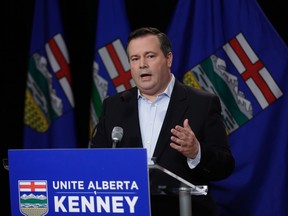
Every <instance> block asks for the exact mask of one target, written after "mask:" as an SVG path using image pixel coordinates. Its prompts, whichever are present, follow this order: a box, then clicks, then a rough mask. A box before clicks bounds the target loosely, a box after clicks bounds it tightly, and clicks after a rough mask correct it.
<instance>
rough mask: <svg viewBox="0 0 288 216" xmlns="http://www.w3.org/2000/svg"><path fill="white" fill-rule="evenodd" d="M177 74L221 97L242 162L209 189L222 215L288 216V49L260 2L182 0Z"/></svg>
mask: <svg viewBox="0 0 288 216" xmlns="http://www.w3.org/2000/svg"><path fill="white" fill-rule="evenodd" d="M168 35H169V36H170V38H171V41H172V45H173V47H172V48H173V53H174V60H173V72H174V74H175V76H176V77H177V78H178V79H180V80H183V82H184V83H185V84H187V85H191V86H195V87H197V88H201V89H205V90H208V91H211V92H214V93H215V94H217V95H219V97H220V98H221V104H222V115H223V117H224V122H225V124H226V127H227V133H228V137H229V141H230V143H231V148H232V152H233V154H234V156H235V160H236V168H235V171H234V173H233V174H232V175H231V176H230V177H229V178H227V179H225V180H222V181H218V182H213V184H212V187H211V188H210V190H211V192H212V194H213V196H214V197H215V199H216V202H217V205H218V208H219V209H218V210H219V215H221V216H231V215H233V216H244V215H245V216H263V215H279V216H280V215H283V216H284V215H288V205H287V200H288V193H287V191H288V183H287V179H288V172H287V170H288V160H287V155H288V136H287V131H288V124H287V120H288V112H287V106H288V98H287V93H288V85H287V81H288V73H287V71H288V49H287V46H286V45H285V44H284V42H283V41H282V39H281V38H280V37H279V35H278V34H277V32H276V31H275V29H274V28H273V26H272V25H271V23H270V22H269V20H268V19H267V17H266V16H265V14H264V13H263V11H262V10H261V8H260V7H259V5H258V4H257V2H256V1H255V0H229V1H224V0H213V1H210V0H179V1H178V5H177V8H176V10H175V14H174V17H173V19H172V23H171V25H170V26H169V30H168Z"/></svg>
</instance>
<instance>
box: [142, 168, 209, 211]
mask: <svg viewBox="0 0 288 216" xmlns="http://www.w3.org/2000/svg"><path fill="white" fill-rule="evenodd" d="M148 167H149V173H150V174H149V175H151V173H152V172H154V173H153V175H154V178H156V179H157V182H156V183H154V182H151V179H150V195H153V194H154V195H164V196H165V195H166V194H173V195H175V196H178V197H179V207H180V216H191V215H192V204H191V203H192V202H191V199H192V198H191V195H207V192H208V186H207V185H197V186H196V185H193V184H192V183H190V182H188V181H186V180H185V179H183V178H181V177H180V176H178V175H176V174H175V173H173V172H171V171H170V170H168V169H166V168H164V167H162V166H160V165H158V164H149V165H148ZM155 176H156V177H155Z"/></svg>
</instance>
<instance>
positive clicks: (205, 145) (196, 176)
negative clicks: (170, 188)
mask: <svg viewBox="0 0 288 216" xmlns="http://www.w3.org/2000/svg"><path fill="white" fill-rule="evenodd" d="M185 118H188V119H189V124H190V126H191V128H192V130H193V132H194V133H195V135H196V137H197V139H198V140H199V142H200V145H201V161H200V163H199V164H198V165H197V167H196V168H194V169H190V168H189V166H188V165H187V159H186V157H184V156H183V155H182V154H180V153H179V152H177V151H176V150H174V149H172V148H171V147H170V146H169V144H170V142H171V140H170V137H171V135H172V134H171V132H170V130H171V129H172V128H174V127H175V126H176V125H183V121H184V119H185ZM115 126H120V127H122V128H123V131H124V135H123V138H122V140H121V142H120V143H118V146H117V147H118V148H123V147H143V145H142V140H141V133H140V125H139V118H138V99H137V88H136V87H134V88H132V89H130V90H127V91H125V92H122V93H118V94H116V95H114V96H110V97H108V98H106V99H105V100H104V101H103V113H102V117H101V118H100V121H99V124H98V125H97V133H96V134H95V136H94V137H93V140H92V143H93V147H96V148H110V147H111V146H112V142H113V141H112V138H111V132H112V130H113V128H114V127H115ZM153 156H154V157H155V162H156V163H157V164H159V165H161V166H163V167H164V168H166V169H168V170H170V171H172V172H174V173H175V174H177V175H179V176H180V177H182V178H184V179H186V180H187V181H189V182H191V183H192V184H195V185H208V186H209V184H210V181H217V180H221V179H225V178H227V177H228V176H229V175H230V174H231V173H232V171H233V170H234V163H235V162H234V158H233V156H232V154H231V151H230V146H229V143H228V139H227V136H226V131H225V126H224V124H223V121H222V116H221V105H220V101H219V98H218V97H217V96H216V95H213V94H211V93H208V92H205V91H203V90H198V89H195V88H191V87H188V86H185V85H183V84H182V83H180V82H179V81H177V80H176V82H175V86H174V88H173V92H172V95H171V99H170V103H169V105H168V109H167V113H166V116H165V119H164V122H163V125H162V128H161V131H160V134H159V138H158V141H157V145H156V148H155V152H154V155H153ZM161 178H162V177H159V176H157V175H156V174H155V175H154V174H153V172H152V173H150V182H152V183H151V185H152V184H153V185H154V184H158V182H159V181H162V179H161ZM160 199H161V200H162V199H163V197H162V198H160ZM192 200H193V208H192V209H193V216H194V211H195V212H196V211H197V208H198V206H200V207H199V208H201V206H202V207H203V209H206V210H209V209H211V213H210V212H209V211H207V212H208V213H207V212H206V213H205V214H198V215H205V216H207V215H213V214H212V212H213V211H214V210H215V208H214V207H215V204H214V203H213V200H212V199H211V196H210V193H208V195H207V196H193V197H192ZM155 202H156V201H155ZM165 202H166V203H165V208H168V207H169V204H168V201H165ZM156 203H157V202H156ZM151 205H152V208H153V199H152V203H151ZM159 205H160V204H158V203H157V207H156V208H161V207H160V206H159ZM171 205H172V204H171ZM176 205H178V202H177V200H176ZM154 206H155V205H154ZM174 206H175V204H174ZM173 209H177V210H176V211H177V212H178V207H175V208H173ZM171 211H172V210H169V213H170V214H169V215H173V214H171ZM152 212H153V209H152ZM161 214H162V215H165V214H163V211H162V212H161ZM155 215H156V213H155V214H153V216H155ZM195 215H197V214H195Z"/></svg>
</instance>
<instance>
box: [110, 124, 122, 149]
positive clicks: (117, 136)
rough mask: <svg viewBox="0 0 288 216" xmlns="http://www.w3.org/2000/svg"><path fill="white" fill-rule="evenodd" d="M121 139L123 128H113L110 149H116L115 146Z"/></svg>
mask: <svg viewBox="0 0 288 216" xmlns="http://www.w3.org/2000/svg"><path fill="white" fill-rule="evenodd" d="M122 137H123V128H122V127H118V126H116V127H114V128H113V130H112V140H113V144H112V148H116V146H117V144H118V143H119V142H120V141H121V139H122Z"/></svg>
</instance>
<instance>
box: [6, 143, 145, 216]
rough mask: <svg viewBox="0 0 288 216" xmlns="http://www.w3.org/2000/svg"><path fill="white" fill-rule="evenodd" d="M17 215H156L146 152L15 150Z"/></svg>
mask: <svg viewBox="0 0 288 216" xmlns="http://www.w3.org/2000/svg"><path fill="white" fill-rule="evenodd" d="M8 159H9V178H10V194H11V208H12V215H13V216H18V215H27V216H32V215H33V216H38V215H39V216H42V215H49V216H50V215H57V216H65V215H67V216H70V215H77V216H78V215H84V214H85V215H125V216H126V215H137V216H138V215H139V216H142V215H143V216H147V215H150V198H149V183H148V182H149V180H148V179H149V174H148V173H149V170H148V165H147V156H146V150H145V149H140V148H139V149H136V148H133V149H130V148H129V149H122V148H119V149H44V150H43V149H41V150H28V149H27V150H26V149H21V150H9V151H8Z"/></svg>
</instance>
